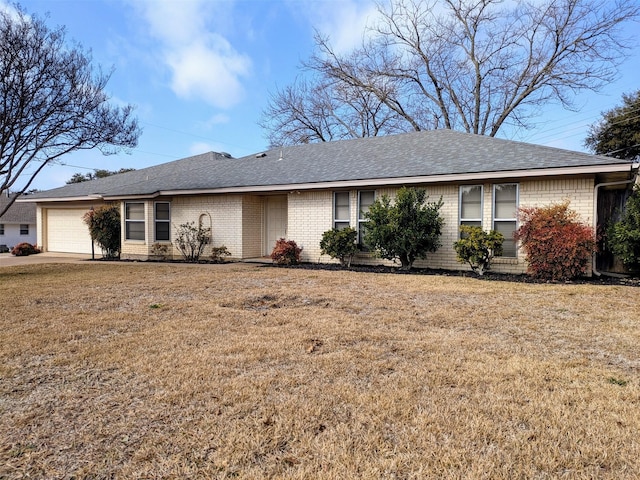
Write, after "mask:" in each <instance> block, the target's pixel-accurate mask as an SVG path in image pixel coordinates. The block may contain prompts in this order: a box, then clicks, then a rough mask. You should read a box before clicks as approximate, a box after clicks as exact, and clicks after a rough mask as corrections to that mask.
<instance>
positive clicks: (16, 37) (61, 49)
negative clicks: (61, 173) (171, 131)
mask: <svg viewBox="0 0 640 480" xmlns="http://www.w3.org/2000/svg"><path fill="white" fill-rule="evenodd" d="M109 77H110V74H105V73H103V72H102V71H101V70H100V69H98V71H94V68H93V67H92V65H91V58H90V54H89V53H87V52H85V51H83V50H82V48H81V47H80V46H79V45H69V44H67V43H66V42H65V30H64V28H63V27H58V28H56V29H49V28H48V27H47V25H46V24H45V22H44V21H43V20H42V19H41V18H39V17H37V16H35V15H27V14H26V13H25V12H24V11H23V10H22V9H21V8H20V7H16V9H15V10H10V11H0V192H4V191H5V190H9V189H13V190H15V188H14V187H15V185H16V182H18V180H19V179H20V181H23V180H24V179H25V178H26V182H25V184H24V185H22V186H21V187H20V189H19V191H20V193H23V192H25V191H26V190H27V189H28V188H29V186H30V185H31V183H32V181H33V179H34V178H35V177H36V176H37V175H38V174H39V173H40V172H41V171H42V169H43V168H44V167H45V166H46V165H48V164H50V163H52V162H55V161H56V160H57V159H58V158H60V157H61V156H63V155H65V154H67V153H70V152H73V151H76V150H82V149H92V148H98V149H100V150H101V151H102V152H103V153H104V154H112V153H116V152H117V151H119V150H120V149H121V148H132V147H135V146H136V145H137V141H138V137H139V135H140V129H139V127H138V124H137V121H136V119H135V118H133V117H132V111H133V107H132V106H130V105H127V106H125V107H122V108H120V107H115V106H111V105H109V98H108V96H107V95H106V94H105V92H104V89H105V86H106V84H107V82H108V80H109ZM13 198H15V197H13ZM12 203H13V202H9V203H8V205H7V206H6V208H5V209H4V210H3V211H0V216H2V215H3V214H4V212H5V211H6V210H7V209H8V208H9V207H10V206H11V204H12Z"/></svg>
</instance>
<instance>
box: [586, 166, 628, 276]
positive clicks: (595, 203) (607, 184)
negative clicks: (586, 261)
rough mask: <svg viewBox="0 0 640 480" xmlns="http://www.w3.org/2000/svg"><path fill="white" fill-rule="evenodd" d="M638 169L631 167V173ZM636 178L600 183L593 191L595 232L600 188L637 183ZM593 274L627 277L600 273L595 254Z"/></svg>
mask: <svg viewBox="0 0 640 480" xmlns="http://www.w3.org/2000/svg"><path fill="white" fill-rule="evenodd" d="M635 168H637V166H636V164H633V165H631V171H632V172H633V170H634V169H635ZM635 181H636V178H635V175H634V176H633V178H632V179H631V180H622V181H620V182H607V183H599V184H597V185H596V186H595V188H594V190H593V230H594V231H597V229H598V190H599V189H600V187H610V186H613V185H628V184H629V183H635ZM591 273H592V274H593V275H595V276H597V277H599V276H601V275H608V276H610V277H617V278H624V277H626V276H627V275H623V274H621V273H613V272H599V271H598V270H597V268H596V254H595V253H594V254H593V257H592V261H591Z"/></svg>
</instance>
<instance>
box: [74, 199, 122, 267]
mask: <svg viewBox="0 0 640 480" xmlns="http://www.w3.org/2000/svg"><path fill="white" fill-rule="evenodd" d="M82 220H83V221H84V223H86V224H87V226H88V227H89V234H90V235H91V239H92V240H93V241H94V242H96V243H97V244H98V245H99V246H100V248H101V249H102V256H103V257H105V258H109V259H113V258H119V257H120V208H119V207H118V206H117V205H102V206H100V207H98V208H96V209H91V210H89V211H88V212H87V213H85V214H84V216H83V217H82Z"/></svg>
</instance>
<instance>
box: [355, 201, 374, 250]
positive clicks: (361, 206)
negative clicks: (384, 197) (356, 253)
mask: <svg viewBox="0 0 640 480" xmlns="http://www.w3.org/2000/svg"><path fill="white" fill-rule="evenodd" d="M375 199H376V192H374V191H373V190H369V191H362V192H358V245H360V248H361V249H363V250H366V247H365V246H364V235H365V228H366V226H367V219H366V218H365V213H367V212H368V211H369V207H370V206H371V205H373V202H374V200H375Z"/></svg>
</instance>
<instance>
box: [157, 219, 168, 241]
mask: <svg viewBox="0 0 640 480" xmlns="http://www.w3.org/2000/svg"><path fill="white" fill-rule="evenodd" d="M169 225H170V224H169V222H156V240H158V241H163V240H169Z"/></svg>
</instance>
